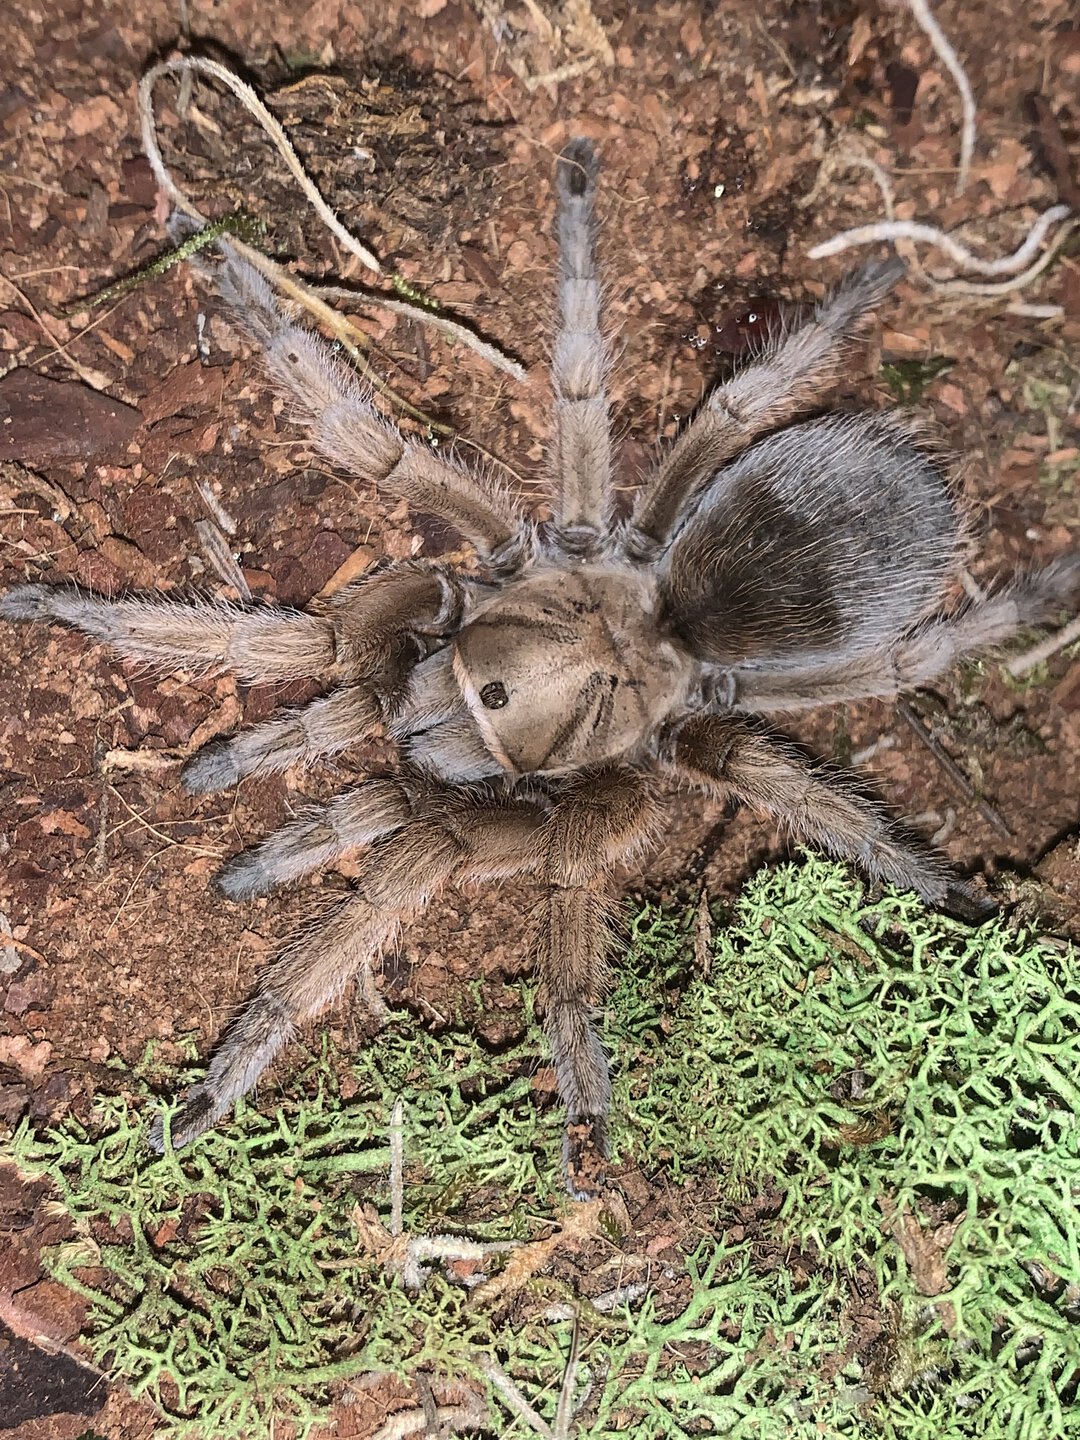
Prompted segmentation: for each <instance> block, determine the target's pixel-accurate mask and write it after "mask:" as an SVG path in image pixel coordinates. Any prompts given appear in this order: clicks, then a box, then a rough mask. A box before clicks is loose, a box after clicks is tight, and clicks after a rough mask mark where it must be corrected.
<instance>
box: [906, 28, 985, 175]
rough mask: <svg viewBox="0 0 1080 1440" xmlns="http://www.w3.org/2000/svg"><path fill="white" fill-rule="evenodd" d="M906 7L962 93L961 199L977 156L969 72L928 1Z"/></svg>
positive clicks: (972, 95) (973, 100)
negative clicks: (973, 160) (975, 155)
mask: <svg viewBox="0 0 1080 1440" xmlns="http://www.w3.org/2000/svg"><path fill="white" fill-rule="evenodd" d="M905 3H906V5H907V7H908V9H909V10H910V11H911V14H912V16H913V17H914V19H915V22H916V24H917V25H918V26H919V27H920V29H921V30H922V31H923V32H924V34H925V35H926V37H927V39H928V40H929V41H930V44H931V45H932V46H933V47H934V53H935V54H936V55H937V57H938V59H939V60H940V61H941V63H942V64H943V65H944V66H945V68H946V69H947V70H948V72H949V74H950V75H951V76H952V77H953V79H954V80H955V81H956V88H957V89H958V90H959V91H960V105H961V108H962V110H963V122H962V128H961V132H960V166H959V173H958V174H957V177H956V193H957V195H962V194H963V193H964V191H965V190H966V189H967V183H968V177H969V175H970V174H971V159H972V156H973V155H974V154H975V96H974V94H973V92H972V89H971V82H970V81H969V80H968V77H967V72H966V71H965V70H964V67H963V65H961V63H960V57H959V56H958V55H957V53H956V51H955V50H954V49H953V47H952V45H951V43H950V41H949V38H948V36H947V35H946V34H945V32H944V31H943V30H942V28H941V26H940V25H939V24H938V23H937V21H936V20H935V19H934V17H933V15H932V14H931V13H930V6H929V5H928V4H927V3H926V0H905Z"/></svg>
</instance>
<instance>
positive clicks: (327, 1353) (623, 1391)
mask: <svg viewBox="0 0 1080 1440" xmlns="http://www.w3.org/2000/svg"><path fill="white" fill-rule="evenodd" d="M716 918H717V921H718V922H719V918H720V917H716ZM694 938H695V920H694V917H692V916H687V915H684V914H681V913H673V912H672V911H670V910H666V909H663V908H660V907H657V906H652V905H646V906H644V907H640V908H638V910H637V911H636V913H635V914H634V915H633V916H632V917H631V921H630V944H629V949H628V954H627V955H626V957H625V958H624V961H623V964H622V969H621V979H620V982H619V985H618V988H617V990H616V992H615V994H614V995H613V996H612V999H611V1003H610V1007H609V1015H608V1022H607V1028H606V1033H607V1035H608V1038H609V1040H610V1043H611V1046H612V1050H613V1055H614V1061H615V1074H616V1102H615V1114H616V1122H615V1125H614V1145H615V1150H616V1161H617V1162H621V1163H630V1162H632V1163H633V1164H635V1165H636V1166H639V1167H641V1168H642V1169H643V1170H644V1171H645V1173H646V1175H647V1176H649V1177H652V1178H653V1179H655V1180H656V1181H657V1183H658V1184H659V1185H660V1186H662V1187H663V1188H665V1189H668V1190H670V1189H672V1188H673V1187H674V1188H681V1190H682V1195H681V1199H680V1201H679V1208H680V1209H681V1210H682V1211H683V1213H685V1214H686V1215H687V1217H688V1220H689V1224H688V1233H687V1234H686V1235H685V1236H684V1237H682V1243H681V1246H680V1244H679V1243H678V1242H677V1243H676V1245H675V1247H674V1248H675V1252H676V1253H679V1252H680V1250H681V1257H682V1258H681V1259H679V1258H672V1253H671V1252H670V1251H669V1252H666V1253H665V1256H664V1263H660V1264H658V1265H654V1266H653V1269H652V1274H651V1278H650V1291H649V1293H648V1294H647V1295H646V1296H645V1298H644V1300H642V1301H640V1302H638V1303H637V1304H636V1305H635V1307H634V1308H633V1309H632V1310H625V1309H624V1310H623V1311H621V1312H616V1318H617V1319H618V1320H619V1321H620V1322H621V1323H619V1324H617V1325H612V1324H610V1323H608V1324H605V1325H599V1324H596V1325H592V1324H590V1321H589V1317H588V1307H583V1312H582V1324H583V1327H584V1332H585V1333H584V1345H583V1351H582V1359H581V1366H580V1371H579V1375H578V1391H579V1396H580V1397H583V1401H584V1403H583V1404H582V1405H581V1408H580V1412H579V1414H578V1416H577V1420H576V1431H575V1433H576V1434H577V1435H578V1436H581V1437H585V1436H588V1437H596V1440H601V1437H613V1436H616V1435H624V1434H633V1435H634V1436H641V1437H644V1440H653V1437H656V1440H659V1437H665V1440H666V1437H671V1440H675V1437H680V1440H681V1437H684V1436H691V1435H702V1434H718V1435H728V1436H731V1437H751V1436H753V1437H758V1440H774V1437H776V1440H779V1437H788V1436H790V1437H807V1440H809V1437H811V1436H821V1435H826V1436H833V1435H835V1436H852V1437H866V1440H878V1437H881V1440H900V1437H904V1440H909V1437H910V1440H924V1437H925V1440H975V1437H987V1440H1039V1437H1055V1440H1056V1437H1064V1440H1068V1437H1072V1436H1076V1437H1080V1409H1078V1408H1076V1407H1075V1406H1074V1403H1073V1394H1074V1391H1075V1388H1076V1385H1077V1381H1078V1379H1080V1328H1078V1321H1080V1241H1078V1230H1080V1226H1078V1223H1077V1210H1076V1204H1077V1197H1078V1195H1080V1131H1078V1123H1080V1122H1078V1119H1077V1117H1078V1115H1080V1083H1078V1080H1077V1076H1078V1075H1080V1065H1078V1061H1080V961H1078V959H1077V956H1076V955H1075V954H1074V953H1073V952H1072V951H1070V950H1061V949H1058V948H1055V947H1054V946H1052V945H1050V944H1047V943H1043V942H1040V941H1038V940H1037V939H1035V938H1034V937H1033V936H1031V935H1030V934H1028V933H1026V932H1023V931H1018V932H1012V931H1010V930H1009V928H1008V927H1007V926H1005V925H1004V924H992V925H988V926H986V927H984V928H982V929H980V930H978V931H972V930H970V929H967V928H966V927H964V926H961V925H959V924H957V923H954V922H952V921H950V920H947V919H944V918H942V917H940V916H935V915H931V914H927V913H926V912H925V910H924V909H923V908H922V907H921V906H920V904H919V903H918V902H917V901H916V900H914V899H913V898H911V897H910V896H905V895H895V894H888V895H886V896H885V897H884V898H883V899H880V900H876V901H873V902H870V901H868V900H867V899H866V898H865V896H864V894H863V893H862V891H861V890H860V889H859V888H858V887H857V886H856V885H854V884H853V883H852V881H851V879H850V877H849V876H848V875H847V873H846V872H845V871H843V870H842V869H841V868H839V867H837V866H833V865H829V864H825V863H823V862H819V861H812V862H810V863H808V864H805V865H788V866H784V867H781V868H780V869H778V870H775V871H772V872H769V873H766V874H762V875H760V876H759V877H758V878H757V879H756V880H755V881H753V882H752V883H751V884H750V885H749V886H748V887H747V889H746V892H745V894H744V896H743V898H742V900H741V901H740V902H739V904H738V905H737V906H736V907H735V909H734V913H733V914H732V915H731V917H730V923H728V924H727V925H722V924H720V923H716V925H715V934H714V936H713V938H712V940H711V943H710V944H708V945H707V946H704V947H703V946H702V945H701V943H700V936H699V937H698V939H699V943H698V944H697V945H696V946H695V944H694ZM542 1055H543V1049H542V1041H541V1038H540V1035H539V1032H538V1029H537V1027H536V1025H535V1022H534V1021H533V1019H532V1017H531V1016H530V1017H529V1023H528V1025H527V1027H526V1029H525V1031H524V1033H523V1035H522V1038H521V1039H520V1040H519V1041H518V1043H516V1044H512V1045H510V1046H508V1047H506V1048H505V1049H503V1050H502V1051H501V1052H500V1053H499V1054H497V1055H492V1054H490V1053H487V1051H486V1050H485V1048H484V1047H483V1046H482V1045H481V1044H480V1043H478V1042H477V1041H476V1040H475V1039H474V1038H473V1037H472V1036H471V1035H470V1034H469V1033H468V1032H466V1031H451V1032H449V1033H446V1034H443V1035H440V1036H433V1035H430V1034H427V1033H426V1032H424V1031H422V1030H420V1029H419V1028H418V1026H417V1025H416V1024H415V1022H413V1021H410V1020H408V1019H402V1020H401V1021H400V1022H398V1023H396V1024H395V1025H394V1026H393V1027H392V1028H390V1029H389V1030H388V1031H387V1032H385V1033H384V1035H383V1036H381V1037H380V1038H379V1039H378V1040H377V1042H376V1043H375V1044H374V1045H373V1046H372V1047H371V1049H370V1050H368V1051H366V1052H365V1054H364V1056H363V1058H362V1062H354V1064H355V1068H354V1069H353V1070H352V1072H351V1073H350V1072H349V1071H348V1070H346V1071H345V1073H344V1082H343V1083H342V1084H341V1085H340V1086H339V1085H338V1083H337V1081H336V1080H335V1079H334V1078H333V1076H334V1075H335V1074H338V1073H341V1068H342V1067H341V1062H340V1060H339V1061H338V1062H337V1063H336V1064H335V1065H331V1066H329V1067H327V1066H326V1065H325V1064H323V1063H321V1062H320V1063H318V1064H315V1065H313V1066H312V1067H311V1069H310V1071H309V1072H308V1074H307V1075H306V1077H305V1076H299V1077H291V1078H290V1084H289V1090H290V1094H294V1095H299V1094H300V1093H301V1092H303V1091H305V1090H306V1091H308V1092H309V1093H308V1094H307V1095H306V1098H305V1099H304V1100H303V1102H302V1103H301V1101H300V1100H299V1099H296V1100H293V1101H291V1102H290V1103H288V1104H287V1105H286V1106H284V1107H283V1108H282V1109H281V1110H280V1111H279V1112H278V1113H277V1114H275V1115H269V1116H266V1115H260V1114H258V1113H257V1112H254V1111H252V1110H250V1109H248V1110H247V1111H245V1112H244V1113H243V1114H242V1115H241V1116H239V1117H238V1119H237V1120H236V1121H234V1122H232V1123H230V1124H228V1125H227V1126H225V1127H224V1128H223V1129H222V1130H221V1131H220V1132H218V1133H216V1134H215V1135H213V1136H209V1137H207V1138H206V1139H205V1140H204V1141H200V1142H199V1144H198V1145H196V1146H195V1147H193V1148H192V1149H191V1150H189V1151H185V1152H183V1154H182V1155H179V1156H176V1155H168V1156H166V1157H163V1158H160V1159H157V1158H154V1157H152V1156H150V1155H149V1153H148V1152H147V1151H146V1150H145V1149H144V1148H143V1146H142V1143H141V1139H140V1136H141V1133H142V1126H143V1125H144V1123H145V1114H139V1113H137V1112H138V1106H137V1105H129V1103H128V1102H127V1101H126V1100H124V1099H121V1098H116V1099H110V1100H106V1101H103V1102H102V1104H101V1107H100V1113H99V1116H98V1117H97V1119H96V1121H95V1126H94V1132H93V1134H92V1135H91V1134H86V1133H85V1132H83V1131H82V1130H81V1129H79V1127H78V1126H76V1125H75V1124H74V1122H71V1121H68V1122H65V1124H64V1125H63V1126H61V1127H60V1128H58V1129H55V1130H52V1131H49V1132H46V1133H45V1134H44V1135H43V1136H39V1137H35V1136H34V1135H33V1134H32V1133H31V1132H30V1131H28V1130H27V1129H26V1128H25V1127H24V1128H23V1129H22V1130H20V1131H19V1133H18V1134H17V1136H16V1138H15V1142H14V1145H13V1147H12V1152H13V1154H14V1156H15V1158H16V1159H17V1160H18V1162H19V1163H20V1165H22V1166H23V1168H24V1169H35V1170H45V1171H47V1172H48V1173H49V1174H50V1175H51V1176H52V1177H53V1178H54V1180H55V1181H56V1183H57V1184H58V1185H59V1186H60V1189H61V1193H62V1195H63V1198H64V1201H65V1204H66V1205H67V1207H68V1209H69V1210H70V1212H71V1213H72V1215H73V1216H74V1217H75V1220H76V1224H77V1228H78V1232H79V1237H80V1238H79V1239H78V1240H77V1241H76V1242H74V1243H73V1245H72V1246H68V1247H65V1248H63V1249H62V1250H61V1251H59V1252H58V1253H56V1254H54V1256H53V1265H54V1267H55V1269H56V1272H57V1273H58V1274H59V1275H60V1276H61V1277H62V1278H63V1279H65V1280H66V1282H67V1283H69V1284H71V1285H73V1286H74V1287H75V1288H77V1289H78V1290H79V1291H80V1292H81V1293H82V1294H84V1295H86V1296H87V1297H88V1299H89V1301H90V1310H89V1322H88V1331H87V1336H88V1339H89V1342H90V1344H91V1346H92V1347H93V1350H94V1353H95V1355H96V1356H97V1357H98V1358H99V1359H105V1360H107V1362H108V1364H109V1366H110V1369H111V1371H112V1372H113V1373H114V1374H117V1375H121V1376H124V1377H125V1378H126V1379H127V1380H128V1382H129V1383H130V1384H131V1385H132V1387H133V1388H134V1389H136V1390H137V1391H140V1392H142V1391H145V1392H146V1393H148V1394H149V1395H150V1396H152V1397H153V1398H154V1399H155V1400H156V1401H157V1403H158V1404H159V1405H161V1406H162V1407H163V1408H164V1409H165V1411H166V1412H167V1413H168V1414H169V1415H170V1416H171V1417H172V1424H173V1429H174V1433H175V1434H178V1435H181V1434H188V1435H206V1434H214V1435H215V1436H217V1435H221V1436H234V1435H235V1436H241V1435H244V1436H257V1435H260V1434H266V1433H267V1431H268V1427H269V1425H270V1423H271V1419H272V1417H274V1416H278V1417H288V1418H290V1419H291V1420H292V1421H293V1422H294V1423H295V1424H296V1425H297V1426H298V1427H299V1429H300V1431H301V1432H306V1431H308V1430H310V1429H311V1428H312V1427H313V1426H314V1425H315V1424H316V1423H317V1422H318V1420H319V1418H320V1417H321V1416H323V1415H324V1414H325V1411H326V1406H327V1404H328V1402H329V1398H330V1396H331V1394H332V1389H333V1385H334V1382H336V1381H340V1380H343V1379H347V1378H348V1377H350V1376H356V1375H359V1374H362V1373H367V1372H371V1371H385V1372H388V1373H390V1374H393V1375H396V1376H399V1377H401V1378H402V1379H403V1380H408V1378H409V1377H411V1376H412V1375H415V1374H417V1373H418V1372H420V1371H423V1372H424V1373H425V1374H426V1375H427V1376H428V1377H430V1378H431V1379H432V1380H433V1381H435V1382H436V1383H437V1382H438V1380H439V1379H440V1378H454V1379H456V1380H458V1381H459V1382H466V1383H471V1384H473V1385H474V1386H475V1387H476V1388H477V1390H482V1391H483V1392H484V1394H485V1395H486V1397H487V1404H488V1407H489V1413H490V1415H491V1426H490V1429H491V1433H493V1434H498V1435H500V1436H507V1437H510V1436H522V1435H526V1434H529V1433H531V1432H530V1431H529V1429H528V1427H527V1424H526V1422H525V1421H524V1420H522V1419H521V1418H520V1417H519V1416H514V1415H512V1414H511V1413H509V1412H507V1411H506V1410H504V1409H503V1408H501V1401H500V1400H499V1397H498V1395H497V1394H496V1393H495V1392H493V1391H492V1390H491V1387H490V1382H489V1380H487V1379H486V1378H485V1376H484V1373H483V1366H484V1361H485V1357H487V1358H488V1359H492V1358H494V1359H496V1360H497V1361H498V1363H499V1364H500V1365H501V1366H502V1367H503V1369H504V1370H505V1371H506V1373H508V1374H509V1375H510V1376H511V1377H512V1378H513V1379H514V1381H515V1383H516V1384H517V1385H518V1386H519V1388H520V1389H521V1391H522V1393H523V1395H524V1396H525V1397H526V1398H527V1399H528V1401H529V1403H530V1404H531V1405H533V1406H534V1407H535V1408H536V1410H537V1411H539V1413H540V1414H541V1415H542V1416H544V1418H545V1420H546V1421H547V1422H548V1423H549V1424H550V1423H552V1421H553V1419H554V1414H555V1406H556V1403H557V1396H558V1392H559V1388H560V1385H561V1383H562V1379H563V1374H564V1371H565V1368H566V1363H567V1355H568V1353H569V1350H570V1334H571V1326H570V1324H569V1322H567V1321H555V1320H547V1319H544V1318H543V1315H542V1303H541V1302H539V1301H537V1300H536V1299H535V1298H530V1297H527V1296H526V1297H523V1298H520V1299H519V1300H518V1301H517V1302H516V1303H515V1304H514V1305H513V1306H511V1307H509V1308H507V1307H504V1309H503V1310H496V1311H489V1310H486V1309H485V1308H484V1307H483V1306H482V1305H476V1304H474V1303H471V1302H470V1299H469V1296H468V1293H467V1292H466V1290H465V1289H464V1288H462V1287H461V1286H459V1285H458V1284H457V1283H455V1282H454V1281H453V1280H452V1279H451V1278H450V1277H449V1276H447V1275H444V1274H443V1273H442V1272H441V1271H440V1269H439V1268H438V1267H435V1268H434V1269H433V1272H432V1275H431V1277H430V1279H429V1280H428V1282H427V1284H426V1285H425V1286H424V1288H423V1289H422V1290H421V1291H420V1292H419V1294H415V1295H414V1294H411V1293H406V1292H405V1291H404V1290H403V1288H402V1287H401V1282H400V1280H398V1279H395V1278H392V1277H391V1276H389V1275H388V1274H387V1273H386V1271H385V1269H384V1268H383V1267H382V1266H380V1265H379V1264H377V1263H376V1262H375V1260H374V1259H373V1258H371V1257H368V1256H365V1255H364V1254H363V1253H362V1251H361V1247H360V1246H359V1243H358V1236H357V1228H356V1224H355V1206H356V1205H357V1202H358V1201H359V1202H362V1203H367V1204H371V1205H374V1206H376V1207H377V1208H378V1209H379V1210H380V1212H381V1213H382V1214H383V1215H384V1217H385V1215H386V1213H387V1209H388V1200H387V1190H386V1182H385V1179H384V1175H383V1171H384V1167H385V1165H386V1163H387V1142H386V1136H387V1132H388V1126H389V1123H390V1113H391V1110H392V1107H393V1104H394V1101H395V1099H396V1098H397V1096H399V1095H404V1096H405V1097H406V1102H407V1108H406V1141H405V1155H406V1185H405V1199H406V1215H405V1228H406V1230H407V1231H409V1232H411V1233H419V1232H421V1231H426V1232H427V1233H432V1232H434V1231H439V1232H446V1231H451V1232H452V1231H458V1232H459V1233H462V1234H468V1235H470V1236H473V1237H482V1238H485V1239H507V1238H519V1237H522V1236H527V1235H532V1234H535V1233H537V1225H538V1222H540V1221H543V1220H545V1219H550V1218H551V1217H552V1215H553V1214H554V1213H555V1210H556V1208H557V1206H558V1205H559V1203H561V1202H560V1201H559V1198H558V1184H559V1182H558V1178H557V1171H558V1151H559V1143H560V1120H559V1116H558V1114H557V1113H556V1111H555V1110H554V1109H553V1108H552V1107H550V1106H548V1107H545V1108H543V1109H541V1110H539V1111H538V1108H537V1105H536V1102H535V1088H534V1085H533V1077H534V1076H535V1074H536V1072H537V1069H538V1067H539V1066H541V1065H542V1064H543V1063H544V1062H543V1060H542V1058H541V1057H542ZM346 1097H348V1098H346ZM144 1109H145V1107H144ZM701 1197H707V1198H706V1199H702V1198H701ZM691 1232H692V1233H691ZM605 1233H606V1232H605ZM616 1238H617V1237H616V1235H615V1232H614V1231H613V1232H612V1235H611V1237H609V1241H608V1250H609V1251H610V1245H611V1243H615V1241H616ZM618 1243H619V1244H621V1245H622V1247H623V1249H624V1250H625V1251H626V1252H627V1257H628V1270H627V1273H628V1275H629V1274H631V1273H633V1274H635V1275H637V1274H640V1273H641V1264H640V1263H639V1262H637V1261H635V1264H636V1265H637V1268H636V1269H635V1268H634V1265H631V1264H629V1262H630V1261H633V1260H634V1258H635V1257H634V1250H635V1241H634V1238H633V1236H630V1237H623V1238H622V1240H621V1241H618ZM574 1263H577V1264H578V1266H579V1272H578V1273H579V1283H580V1285H581V1290H582V1293H583V1294H592V1293H595V1291H596V1290H597V1289H598V1288H602V1286H601V1281H600V1279H599V1278H593V1277H590V1275H589V1274H588V1272H587V1270H583V1269H582V1266H583V1265H584V1263H585V1262H584V1261H583V1260H582V1256H581V1254H577V1255H576V1258H575V1262H574ZM561 1273H563V1274H566V1273H567V1272H566V1270H565V1269H563V1271H562V1272H561ZM607 1273H609V1272H607ZM604 1283H605V1284H610V1283H611V1282H610V1279H608V1280H606V1281H605V1282H604Z"/></svg>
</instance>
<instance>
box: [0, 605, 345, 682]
mask: <svg viewBox="0 0 1080 1440" xmlns="http://www.w3.org/2000/svg"><path fill="white" fill-rule="evenodd" d="M0 618H3V619H7V620H56V621H59V622H60V623H61V624H63V625H70V626H72V628H73V629H75V630H81V631H82V632H83V634H84V635H89V636H90V637H91V638H92V639H94V640H100V641H102V642H103V643H104V644H106V645H108V646H110V647H111V648H112V649H113V650H115V651H116V653H117V654H118V655H120V656H122V657H123V658H124V659H125V660H136V661H140V662H142V663H144V664H151V665H160V666H167V667H168V668H169V669H171V670H235V671H236V672H237V674H238V675H239V676H240V678H241V679H242V680H245V681H247V682H248V683H250V684H258V683H260V682H262V681H272V680H302V679H308V678H322V677H323V676H324V675H326V674H328V673H329V672H330V671H331V670H332V669H333V667H334V662H335V642H334V630H333V626H332V625H331V623H330V621H329V620H327V619H324V618H323V617H321V616H318V615H306V614H304V613H303V612H302V611H299V610H279V609H277V608H275V607H274V606H270V605H267V606H263V607H259V608H255V609H247V608H245V607H244V606H242V605H233V604H230V603H229V602H228V601H225V600H170V599H168V598H167V597H165V596H156V595H155V596H149V595H139V596H133V597H131V598H130V599H124V600H106V599H104V598H103V597H102V596H100V595H92V594H90V593H89V592H88V591H85V590H76V589H74V588H71V587H68V586H59V585H58V586H49V585H19V586H17V587H16V588H15V589H14V590H10V591H9V592H8V593H7V594H6V595H4V596H0Z"/></svg>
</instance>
